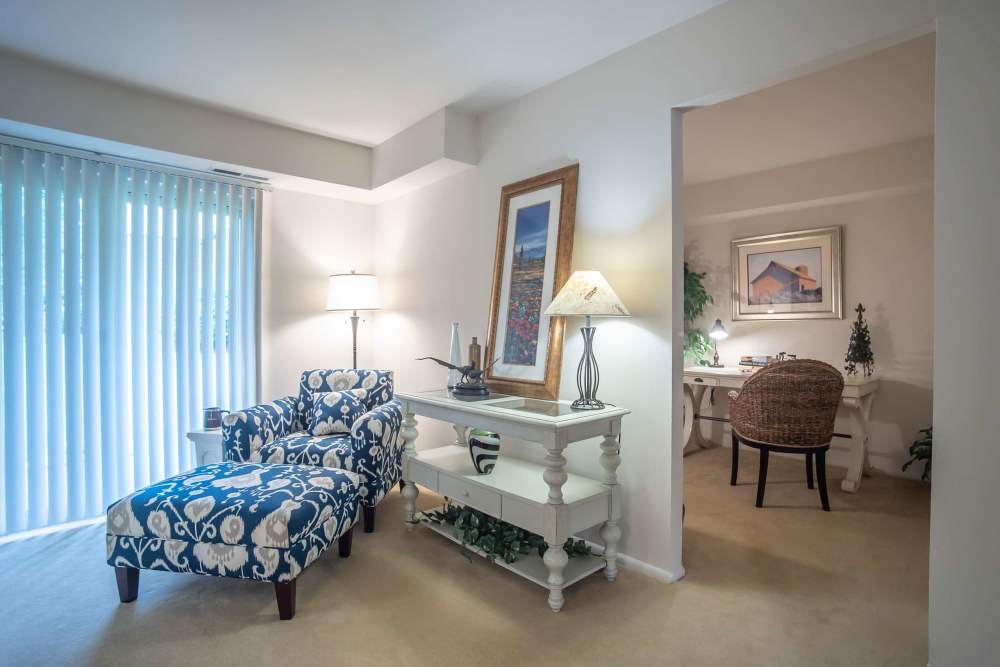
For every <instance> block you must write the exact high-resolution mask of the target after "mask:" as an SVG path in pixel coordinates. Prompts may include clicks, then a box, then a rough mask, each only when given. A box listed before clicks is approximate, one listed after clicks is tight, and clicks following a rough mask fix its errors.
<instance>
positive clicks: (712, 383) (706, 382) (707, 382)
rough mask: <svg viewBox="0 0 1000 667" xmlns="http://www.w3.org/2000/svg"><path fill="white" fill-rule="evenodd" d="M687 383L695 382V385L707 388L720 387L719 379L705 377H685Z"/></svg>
mask: <svg viewBox="0 0 1000 667" xmlns="http://www.w3.org/2000/svg"><path fill="white" fill-rule="evenodd" d="M684 381H685V382H693V383H694V384H700V385H702V386H705V387H718V386H719V378H712V377H705V376H704V375H685V376H684Z"/></svg>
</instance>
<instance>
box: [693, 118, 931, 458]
mask: <svg viewBox="0 0 1000 667" xmlns="http://www.w3.org/2000/svg"><path fill="white" fill-rule="evenodd" d="M931 142H932V140H931V139H930V138H926V139H921V140H917V141H913V142H907V143H905V144H897V145H893V146H886V147H883V148H878V149H872V150H868V151H864V152H862V153H856V154H851V155H845V156H840V157H836V158H829V159H825V160H818V161H815V162H812V163H809V164H806V165H795V166H791V167H786V168H780V169H774V170H770V171H768V172H762V173H758V174H749V175H747V176H741V177H736V178H732V179H726V180H723V181H715V182H713V183H706V184H701V185H696V186H688V188H686V190H689V191H693V192H692V194H693V196H691V197H689V198H688V203H689V208H688V213H689V218H690V220H691V224H689V225H688V226H687V227H686V229H685V258H686V260H687V261H688V263H689V265H690V267H691V268H692V269H693V270H696V271H699V272H701V271H704V272H707V273H708V275H707V276H706V284H707V287H708V289H709V292H710V293H711V294H712V296H713V298H714V299H715V303H714V304H710V305H709V306H708V308H707V309H706V311H705V314H704V316H703V317H702V318H701V321H700V322H699V324H700V326H702V327H703V328H705V329H706V330H707V329H708V327H710V326H711V325H712V323H713V322H714V321H715V319H716V318H720V319H722V321H723V324H724V325H725V327H726V329H727V330H728V331H729V334H730V336H729V338H727V339H726V340H724V341H721V342H720V345H719V356H720V360H721V362H722V363H724V364H726V365H735V364H737V363H738V362H739V356H740V355H741V354H776V353H778V352H782V351H784V352H789V353H792V354H797V355H798V356H799V357H808V358H812V359H820V360H822V361H826V362H828V363H830V364H833V365H834V366H835V367H836V368H843V366H844V354H845V353H846V351H847V341H848V338H849V336H850V330H851V323H852V321H853V317H854V315H855V314H854V312H853V311H852V309H853V308H854V306H856V305H857V303H858V302H859V301H860V302H862V303H864V305H865V308H866V309H867V313H866V317H867V319H868V323H869V326H870V328H871V334H872V348H873V350H874V352H875V361H876V370H877V372H878V373H879V374H880V375H881V376H882V384H881V389H880V391H879V394H878V397H877V398H876V400H875V404H874V407H873V410H872V424H871V433H872V439H871V445H870V447H871V449H870V451H871V458H872V464H873V465H874V466H875V467H876V468H878V469H880V470H883V471H885V472H887V473H889V474H892V475H901V474H903V473H901V471H900V466H901V465H902V463H903V462H904V461H905V460H906V459H907V458H908V457H907V456H906V450H907V448H908V447H909V445H910V443H911V442H912V441H913V440H914V439H915V437H916V435H917V429H919V428H925V427H927V426H929V425H930V423H931V402H932V401H931V396H932V395H931V374H932V363H931V361H932V360H931V357H932V352H933V346H932V342H933V278H934V272H933V256H932V245H933V239H932V227H933V219H932V218H933V215H932V213H933V196H932V189H931V179H932V174H933V153H932V143H931ZM904 176H905V178H904ZM720 218H722V221H721V222H717V220H719V219H720ZM831 225H843V227H844V235H843V249H844V255H843V257H844V262H843V264H844V302H845V313H844V319H842V320H798V321H772V322H759V321H738V322H734V321H732V299H731V297H730V294H731V289H732V268H731V264H732V259H731V255H730V245H729V242H730V241H731V240H732V239H735V238H740V237H745V236H756V235H758V234H771V233H777V232H790V231H797V230H801V229H810V228H815V227H826V226H831ZM716 399H717V404H716V406H715V408H714V411H715V413H716V414H717V415H720V416H721V414H723V413H724V412H725V410H726V408H727V402H728V399H727V397H726V396H725V394H724V392H718V393H717V395H716ZM711 426H712V428H709V427H708V426H705V427H704V428H703V431H704V432H705V434H706V435H708V434H709V433H711V435H712V436H713V439H714V440H716V441H717V442H718V441H721V442H723V443H725V444H727V445H728V442H729V441H728V429H724V428H723V425H722V424H712V425H711ZM837 430H838V431H839V432H841V433H849V432H850V423H849V422H848V421H847V420H846V419H844V418H840V419H839V420H838V424H837ZM847 443H848V441H846V440H842V439H835V440H834V447H833V449H832V450H831V457H830V461H831V462H832V463H833V464H835V465H846V464H847V457H846V454H847V448H848V444H847ZM920 470H921V467H916V468H914V467H911V468H910V470H908V471H907V474H908V475H910V476H919V473H920Z"/></svg>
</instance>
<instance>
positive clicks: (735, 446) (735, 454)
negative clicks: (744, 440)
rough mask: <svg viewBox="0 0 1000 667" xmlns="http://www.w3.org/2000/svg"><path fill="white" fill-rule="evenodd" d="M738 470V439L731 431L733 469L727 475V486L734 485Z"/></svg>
mask: <svg viewBox="0 0 1000 667" xmlns="http://www.w3.org/2000/svg"><path fill="white" fill-rule="evenodd" d="M739 471H740V439H739V436H737V435H736V433H733V471H732V473H731V474H730V475H729V486H736V475H737V473H739Z"/></svg>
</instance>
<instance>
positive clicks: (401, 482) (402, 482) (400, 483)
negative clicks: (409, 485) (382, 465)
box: [399, 480, 406, 493]
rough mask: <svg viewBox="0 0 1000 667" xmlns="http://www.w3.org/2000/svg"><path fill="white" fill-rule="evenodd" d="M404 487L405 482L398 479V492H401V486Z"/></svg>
mask: <svg viewBox="0 0 1000 667" xmlns="http://www.w3.org/2000/svg"><path fill="white" fill-rule="evenodd" d="M405 487H406V482H404V481H403V480H399V492H400V493H402V492H403V488H405Z"/></svg>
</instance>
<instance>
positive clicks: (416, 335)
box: [286, 0, 1000, 667]
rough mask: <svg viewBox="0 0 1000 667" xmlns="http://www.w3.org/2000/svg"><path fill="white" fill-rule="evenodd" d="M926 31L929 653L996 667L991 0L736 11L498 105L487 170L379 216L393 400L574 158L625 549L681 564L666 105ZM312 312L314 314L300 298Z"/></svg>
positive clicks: (739, 6) (850, 1)
mask: <svg viewBox="0 0 1000 667" xmlns="http://www.w3.org/2000/svg"><path fill="white" fill-rule="evenodd" d="M933 21H937V22H938V23H937V28H938V41H937V48H938V53H937V71H938V77H937V82H938V86H937V91H936V105H935V106H936V114H937V117H936V137H935V155H936V169H935V176H936V179H935V180H936V182H935V192H936V196H935V203H934V207H935V216H934V217H935V226H934V257H935V264H936V265H937V266H938V267H941V268H942V269H943V270H938V271H936V272H935V277H934V291H935V303H936V313H935V315H936V316H935V344H936V346H937V350H938V352H939V354H938V357H939V362H938V363H937V364H935V368H934V387H935V390H936V397H937V400H936V402H935V406H934V423H935V428H936V441H937V452H936V455H935V476H934V486H933V500H932V517H931V541H932V544H931V582H930V584H931V585H930V592H931V609H930V658H931V663H932V664H934V665H935V666H936V667H946V666H948V665H962V666H966V665H989V664H993V662H995V660H994V659H995V657H996V655H997V654H998V653H1000V635H998V634H997V633H996V632H995V631H994V625H995V623H994V621H993V619H994V618H995V616H996V612H997V607H998V601H1000V583H998V579H997V577H996V576H995V564H996V563H997V562H1000V530H997V520H996V516H995V515H996V511H995V508H996V500H995V494H994V491H995V489H996V488H997V486H998V484H997V483H998V482H1000V457H997V456H996V453H997V450H996V433H997V432H998V430H1000V429H998V426H1000V424H998V421H997V420H998V412H997V410H996V409H995V407H994V405H993V404H994V403H995V401H994V400H993V393H994V391H995V390H994V388H993V386H992V385H993V384H994V382H995V378H996V377H997V374H998V371H1000V369H998V363H1000V362H998V357H997V356H996V354H995V349H994V348H995V345H994V341H995V339H996V334H995V332H996V331H997V330H1000V329H998V328H1000V314H998V310H1000V309H998V305H997V304H998V302H997V299H996V297H995V294H994V291H995V289H994V285H996V284H998V282H1000V262H997V261H996V258H995V257H994V255H995V252H996V250H995V249H996V248H998V247H1000V237H998V234H1000V225H998V224H997V220H996V219H997V210H998V208H1000V198H998V197H1000V195H998V193H1000V182H998V174H1000V144H998V141H1000V135H998V134H997V133H996V119H997V118H998V117H1000V92H998V91H1000V68H998V67H997V63H998V62H1000V43H998V41H997V39H996V35H997V34H1000V9H998V6H997V5H996V3H994V2H991V1H990V0H965V1H957V2H949V3H945V2H939V1H936V0H884V1H879V2H872V1H869V0H845V1H844V2H838V3H830V2H823V1H821V0H817V1H814V2H801V1H798V0H757V1H746V2H738V3H736V2H734V3H728V4H727V5H724V6H722V7H721V8H719V9H717V10H713V11H711V12H709V13H707V14H705V15H702V16H699V17H696V18H695V19H693V20H691V21H689V22H687V23H685V24H682V25H680V26H678V27H677V28H675V29H673V30H669V31H667V32H665V33H663V34H661V35H658V36H656V37H654V38H652V39H650V40H647V41H646V42H643V43H641V44H639V45H637V46H635V47H633V48H630V49H628V50H626V51H623V52H621V53H619V54H616V55H614V56H612V57H610V58H608V59H606V60H604V61H601V62H599V63H597V64H595V65H593V66H591V67H589V68H587V69H585V70H583V71H581V72H578V73H576V74H574V75H572V76H570V77H567V78H566V79H564V80H562V81H559V82H556V83H554V84H551V85H549V86H547V87H546V88H544V89H542V90H539V91H537V92H535V93H533V94H531V95H529V96H527V97H525V98H523V99H521V100H518V101H516V102H514V103H512V104H509V105H507V106H505V107H503V108H501V109H499V110H497V111H495V112H493V113H490V114H487V115H486V116H485V117H484V118H483V120H482V130H483V131H482V153H483V160H482V164H481V167H480V168H479V169H477V170H475V171H471V172H466V173H462V174H459V175H457V176H454V177H452V178H451V179H449V180H447V181H442V182H439V183H436V184H434V185H432V186H430V187H428V188H427V189H425V190H422V191H419V192H415V193H412V194H409V195H407V196H405V197H403V198H400V199H399V200H396V201H393V202H390V203H387V204H383V205H380V206H379V207H378V210H377V212H376V233H375V240H374V244H373V248H372V253H373V257H374V259H373V262H374V265H375V268H376V270H377V271H378V273H379V275H380V279H381V280H382V283H383V285H384V289H385V292H386V299H387V307H388V308H390V309H391V310H390V312H387V313H385V314H384V315H383V316H380V317H379V319H378V321H377V322H376V332H375V345H377V358H376V362H377V363H378V364H379V365H384V366H389V367H392V368H395V369H396V370H397V372H398V374H399V383H400V386H401V387H403V388H408V389H419V388H425V387H431V386H439V384H440V382H441V379H442V376H441V373H440V372H438V371H437V370H435V369H433V368H432V367H431V366H429V365H424V366H421V365H418V364H417V363H416V362H414V361H412V359H413V357H414V356H417V354H418V353H419V354H425V353H441V352H443V351H444V350H445V349H446V340H447V330H448V329H447V326H448V322H449V321H451V320H452V319H459V320H461V321H462V322H463V323H465V328H464V333H465V334H466V335H469V334H471V333H472V332H473V331H475V332H476V333H480V332H482V331H483V330H484V329H485V321H486V308H487V304H486V302H487V298H488V289H489V277H488V276H489V273H490V270H491V265H492V260H493V239H494V234H495V231H496V228H495V225H496V214H497V205H498V201H499V190H500V187H501V186H502V185H503V184H504V183H508V182H511V181H514V180H516V179H519V178H523V177H525V176H530V175H532V174H536V173H539V172H541V171H544V170H546V169H549V168H552V167H556V166H560V165H562V164H565V163H567V162H569V161H573V160H579V161H580V163H581V184H580V199H579V205H578V216H577V236H576V255H575V259H574V265H575V266H576V267H577V268H583V267H587V268H597V269H600V270H602V271H604V272H605V274H606V275H607V276H608V277H609V279H610V280H611V282H612V284H614V285H615V287H616V289H618V290H619V293H620V294H621V296H622V297H623V298H624V299H625V301H626V302H627V303H628V305H629V306H630V307H631V308H632V309H633V312H635V313H636V317H635V318H633V319H632V320H630V321H622V322H614V323H609V324H603V323H602V325H601V332H600V334H599V335H598V350H597V352H598V355H599V358H600V359H601V361H602V363H603V366H604V369H605V374H606V375H605V384H604V385H602V394H603V395H604V396H606V397H607V398H608V399H609V400H613V401H616V402H620V403H622V404H626V405H628V406H629V407H631V408H633V409H634V410H635V413H634V414H633V415H632V416H630V417H629V418H628V421H627V422H626V428H625V433H624V439H623V451H622V453H623V464H622V479H623V482H624V484H625V490H626V492H627V499H626V500H627V503H628V507H627V508H626V517H627V525H626V526H625V531H626V532H625V539H624V541H623V548H624V550H625V552H626V553H628V554H630V555H632V556H634V557H636V558H639V559H641V560H643V561H645V562H647V563H650V564H653V565H655V566H657V567H659V568H662V570H666V571H668V572H671V573H674V574H678V573H680V572H681V569H680V534H679V532H678V531H677V530H676V526H677V522H676V520H675V517H676V515H677V514H679V508H677V507H676V506H671V507H668V506H667V501H666V499H667V497H668V495H669V494H670V492H671V491H672V490H671V489H669V488H667V487H668V486H669V484H670V480H671V479H676V478H677V468H678V465H679V456H678V454H679V453H678V452H677V450H676V448H675V449H674V451H673V452H670V451H669V450H670V444H669V441H668V437H667V436H668V434H669V432H670V431H671V430H674V431H676V427H675V425H672V424H669V423H668V422H669V412H668V411H665V410H664V405H665V403H667V401H668V398H667V397H670V392H671V388H672V385H673V384H674V383H673V382H671V381H670V378H669V374H670V373H671V372H673V371H674V370H675V369H672V368H671V351H670V345H671V343H670V341H671V340H672V338H671V337H672V336H674V337H676V331H675V330H674V331H672V330H671V320H670V309H671V305H672V304H671V303H670V298H669V296H664V295H663V292H664V291H669V288H670V287H671V282H670V281H671V279H675V280H676V279H677V278H678V276H679V273H680V267H679V266H671V265H670V262H669V258H670V257H671V256H672V253H674V251H675V248H671V230H670V227H671V217H670V214H669V203H670V183H671V179H672V178H674V177H675V176H676V174H671V171H670V161H669V160H668V158H667V156H668V155H669V154H670V150H671V136H670V133H669V132H668V128H669V115H670V108H671V107H672V106H676V105H690V104H692V103H693V102H692V101H693V100H701V101H702V102H703V103H710V102H714V101H719V100H720V99H725V98H727V97H731V96H734V95H738V94H741V93H745V92H749V91H751V90H754V89H757V88H759V87H761V86H762V85H765V84H767V83H773V82H776V81H779V80H783V79H787V78H791V77H793V76H795V75H797V74H801V73H802V72H803V71H810V70H813V69H815V68H817V67H819V66H821V65H823V64H832V62H834V61H839V60H842V59H843V58H844V57H845V55H846V54H847V53H848V52H852V53H861V52H870V51H871V50H873V49H875V48H877V47H879V46H883V45H885V44H886V43H887V42H888V41H894V40H895V39H897V38H898V39H902V38H904V37H906V36H910V35H913V34H915V32H918V31H920V30H921V29H924V28H926V26H927V25H928V24H930V23H931V22H933ZM674 141H676V136H675V137H674ZM287 244H288V242H286V245H287ZM664 257H666V258H667V260H664V259H663V258H664ZM286 264H287V263H286ZM956 267H960V268H956ZM326 270H327V269H325V268H324V269H323V271H316V272H315V273H314V274H312V275H313V277H314V278H315V277H316V276H318V275H319V274H321V273H323V272H325V271H326ZM290 273H293V272H291V271H290ZM319 291H320V292H321V291H322V290H321V289H320V290H319ZM316 299H317V300H321V299H320V296H319V294H317V296H316ZM678 306H679V304H678ZM300 312H301V313H302V314H304V316H306V317H308V316H309V315H308V313H310V312H314V311H313V310H312V305H311V304H310V305H309V306H308V307H301V308H300ZM675 329H676V327H675ZM674 340H676V338H674ZM579 350H580V346H579V337H578V336H576V335H571V336H570V337H569V339H568V341H567V347H566V353H565V355H564V358H565V360H566V366H565V368H564V377H563V386H564V391H563V395H564V396H569V395H571V393H572V390H571V386H572V382H571V375H570V374H569V372H570V369H571V366H572V364H573V363H574V362H575V358H576V357H577V356H578V354H579ZM295 365H299V364H295ZM676 380H677V378H676V377H675V378H674V382H676ZM669 400H671V401H672V400H674V399H673V398H672V397H670V398H669ZM421 428H422V429H423V432H424V433H425V434H426V433H428V432H432V431H433V429H428V428H427V427H426V426H425V425H423V424H422V426H421ZM438 434H439V436H441V437H442V438H443V439H446V438H447V434H446V433H444V432H443V431H438ZM424 444H426V443H424ZM432 444H435V443H432ZM586 453H587V454H588V456H587V459H588V461H583V460H581V457H580V456H578V455H576V454H577V453H576V452H574V455H573V456H572V458H571V464H572V466H573V467H575V468H578V469H587V468H590V467H592V463H590V462H589V459H591V458H592V457H591V456H590V453H589V452H586ZM676 518H678V519H679V517H676Z"/></svg>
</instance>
